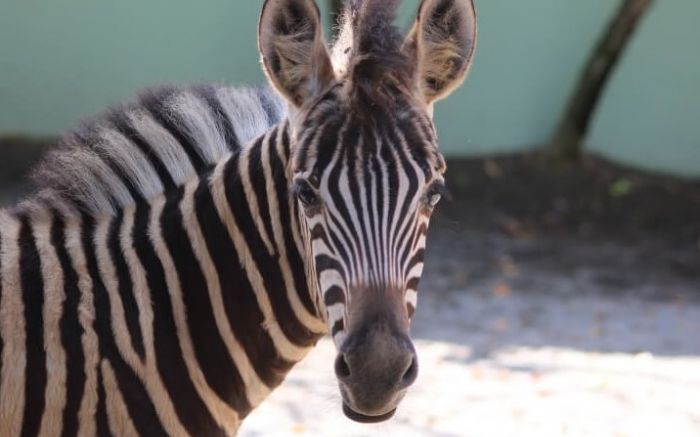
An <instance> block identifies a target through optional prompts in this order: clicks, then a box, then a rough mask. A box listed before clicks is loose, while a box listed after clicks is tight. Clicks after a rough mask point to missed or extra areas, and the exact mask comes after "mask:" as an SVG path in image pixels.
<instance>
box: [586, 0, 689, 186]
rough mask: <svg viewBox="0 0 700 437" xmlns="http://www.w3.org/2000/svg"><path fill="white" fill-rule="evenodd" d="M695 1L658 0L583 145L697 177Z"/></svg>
mask: <svg viewBox="0 0 700 437" xmlns="http://www.w3.org/2000/svg"><path fill="white" fill-rule="evenodd" d="M699 22H700V2H699V1H697V0H667V1H663V0H662V1H658V2H657V4H656V7H655V8H654V10H653V11H652V13H651V15H650V16H649V17H648V20H646V21H645V22H644V23H643V25H642V29H641V32H640V33H639V37H638V38H636V39H635V40H634V41H633V43H632V46H631V47H630V48H629V51H628V52H627V55H626V56H625V58H624V59H623V60H622V63H621V65H620V67H619V68H618V70H617V71H616V72H615V75H614V77H613V80H612V82H611V83H610V85H609V87H608V92H607V93H606V94H605V96H604V98H603V101H602V102H601V106H600V109H599V111H598V112H597V113H596V117H595V120H594V123H593V126H592V131H591V134H590V136H589V139H588V145H589V148H590V149H592V150H595V151H596V152H599V153H601V154H604V155H607V156H609V157H611V158H613V159H617V160H620V161H623V162H626V163H629V164H631V165H635V166H639V167H644V168H649V169H654V170H661V171H665V172H669V173H676V174H681V175H686V176H695V177H698V176H700V47H698V44H700V25H698V24H699Z"/></svg>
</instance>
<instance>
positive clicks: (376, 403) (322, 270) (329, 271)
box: [259, 0, 476, 422]
mask: <svg viewBox="0 0 700 437" xmlns="http://www.w3.org/2000/svg"><path fill="white" fill-rule="evenodd" d="M348 4H349V9H348V10H346V11H345V13H344V19H343V28H342V31H341V35H340V37H339V39H338V41H337V42H336V45H335V46H334V48H333V56H332V58H331V56H330V55H329V53H328V50H327V48H326V46H325V43H324V42H323V37H322V31H321V29H320V18H319V12H318V8H317V7H316V5H315V3H314V2H313V1H312V0H267V1H266V2H265V5H264V6H263V13H262V15H261V19H260V27H259V46H260V51H261V54H262V59H263V65H264V68H265V72H266V73H267V76H268V78H269V80H270V82H271V84H272V85H273V86H274V87H275V88H276V89H277V90H278V91H279V92H280V94H281V95H283V96H284V97H285V98H286V99H287V100H288V101H289V103H290V106H291V107H292V111H291V112H292V116H291V119H290V120H291V121H290V123H291V136H290V150H291V153H290V160H289V167H288V180H289V182H290V192H291V193H292V194H293V196H294V198H295V201H296V202H297V204H298V211H299V214H298V215H299V225H300V229H301V235H302V240H303V242H302V243H303V246H304V250H305V252H306V260H307V261H306V262H307V278H308V281H309V284H310V286H311V288H312V289H313V290H312V291H313V292H315V294H316V301H317V303H318V307H319V308H320V309H321V312H322V313H323V315H324V316H325V317H326V319H327V322H328V329H329V331H330V333H331V335H332V336H333V340H334V341H335V344H336V346H337V348H338V356H337V359H336V361H335V372H336V375H337V378H338V382H339V385H340V391H341V394H342V396H343V407H344V408H343V411H344V412H345V414H346V415H347V416H348V417H349V418H351V419H353V420H356V421H360V422H378V421H382V420H385V419H387V418H389V417H391V416H392V415H393V413H394V411H395V409H396V407H397V405H398V403H399V401H400V400H401V399H402V398H403V396H404V394H405V391H406V389H407V388H408V386H410V385H411V384H412V383H413V382H414V381H415V379H416V376H417V371H418V364H417V359H416V353H415V349H414V347H413V344H412V342H411V340H410V338H409V325H410V320H411V317H412V315H413V312H414V311H415V308H416V300H417V299H416V298H417V287H418V282H419V280H420V277H421V273H422V269H423V254H424V251H425V243H426V233H427V230H428V224H429V221H430V217H431V214H432V212H433V210H434V208H435V206H436V205H437V203H438V202H439V200H440V198H441V196H442V194H443V193H444V191H445V183H444V179H443V177H444V172H445V163H444V159H443V158H442V156H441V155H440V153H439V152H438V149H437V140H436V135H435V129H434V126H433V122H432V116H431V114H432V106H433V103H434V102H435V101H436V100H438V99H440V98H442V97H444V96H446V95H447V94H449V93H450V92H451V91H452V90H453V89H454V88H455V87H456V86H457V85H458V84H459V83H461V81H462V79H463V78H464V77H465V75H466V73H467V70H468V67H469V64H470V60H471V56H472V53H473V49H474V42H475V37H476V25H475V13H474V8H473V5H472V3H471V0H423V1H422V3H421V6H420V9H419V13H418V18H417V19H416V22H415V25H414V27H413V29H412V31H411V32H410V34H409V35H408V36H407V37H406V38H403V37H402V36H401V35H400V33H399V32H398V31H397V29H396V28H395V27H394V26H393V24H392V21H393V16H394V12H395V10H396V8H397V6H398V1H396V0H352V1H349V2H348Z"/></svg>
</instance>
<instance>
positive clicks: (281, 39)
mask: <svg viewBox="0 0 700 437" xmlns="http://www.w3.org/2000/svg"><path fill="white" fill-rule="evenodd" d="M258 48H259V50H260V54H261V57H262V63H263V68H264V70H265V73H266V74H267V77H268V79H269V80H270V82H271V83H272V85H273V86H274V87H275V88H276V89H277V91H279V92H280V93H281V94H282V95H283V96H284V97H286V98H287V99H288V100H289V101H290V102H292V103H293V104H294V105H296V106H301V105H302V104H303V103H304V102H305V101H307V100H309V99H310V98H312V97H313V96H315V95H317V94H318V93H320V92H321V91H322V90H323V89H325V87H326V86H327V85H328V84H329V83H330V82H332V81H333V79H334V74H333V68H332V66H331V61H330V57H329V55H328V50H327V49H326V45H325V43H324V41H323V32H322V29H321V18H320V14H319V10H318V7H317V6H316V4H315V3H314V1H313V0H266V1H265V4H264V5H263V10H262V13H261V15H260V23H259V25H258Z"/></svg>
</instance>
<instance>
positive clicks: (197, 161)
mask: <svg viewBox="0 0 700 437" xmlns="http://www.w3.org/2000/svg"><path fill="white" fill-rule="evenodd" d="M176 92H177V91H176V90H175V89H172V88H164V89H162V90H160V91H156V92H154V93H153V94H149V95H146V96H144V97H143V98H142V99H141V102H142V104H143V106H144V108H145V109H147V110H148V112H150V114H151V116H153V118H154V119H155V121H157V122H158V123H159V124H160V125H161V126H162V127H163V128H164V129H165V130H167V131H168V132H169V133H170V134H171V135H172V136H173V137H174V138H175V139H176V140H177V141H178V142H179V143H180V146H181V147H182V150H184V151H185V153H186V154H187V156H188V157H189V159H190V162H191V163H192V167H194V169H195V171H196V172H197V173H201V172H203V171H204V169H205V168H206V167H207V163H205V162H204V159H202V157H201V156H200V154H199V150H200V149H199V147H198V146H197V145H196V144H195V143H194V142H193V140H192V138H190V136H189V135H188V133H187V132H186V131H185V127H184V126H183V125H182V123H181V120H179V117H180V116H181V115H182V114H178V113H175V112H174V111H172V109H170V108H168V107H167V106H166V105H167V103H168V102H169V101H170V99H171V98H173V97H174V95H175V93H176Z"/></svg>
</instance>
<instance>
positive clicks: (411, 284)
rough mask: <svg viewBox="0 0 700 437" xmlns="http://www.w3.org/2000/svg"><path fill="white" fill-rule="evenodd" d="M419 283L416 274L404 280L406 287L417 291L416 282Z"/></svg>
mask: <svg viewBox="0 0 700 437" xmlns="http://www.w3.org/2000/svg"><path fill="white" fill-rule="evenodd" d="M409 271H410V270H409ZM419 283H420V277H417V276H414V277H411V278H409V279H408V281H407V282H406V289H407V290H415V291H418V284H419Z"/></svg>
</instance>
